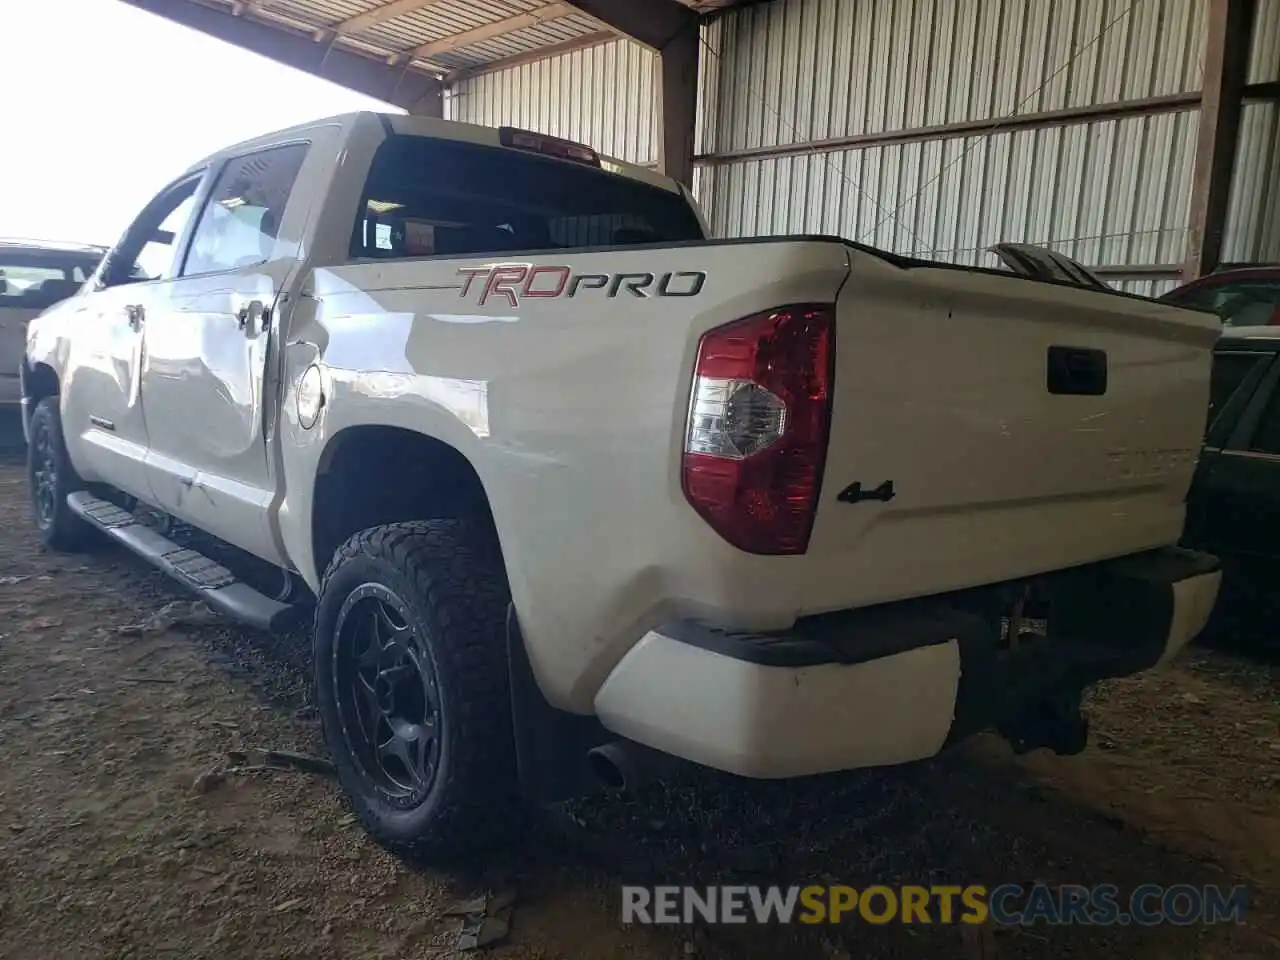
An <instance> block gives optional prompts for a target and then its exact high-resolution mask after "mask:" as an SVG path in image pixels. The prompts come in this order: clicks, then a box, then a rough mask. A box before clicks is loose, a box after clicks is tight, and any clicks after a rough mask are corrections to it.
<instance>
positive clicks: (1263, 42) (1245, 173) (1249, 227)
mask: <svg viewBox="0 0 1280 960" xmlns="http://www.w3.org/2000/svg"><path fill="white" fill-rule="evenodd" d="M1275 80H1280V0H1258V19H1257V21H1256V23H1255V24H1254V36H1253V53H1252V55H1251V56H1250V58H1249V82H1250V83H1267V82H1269V81H1275ZM1222 256H1223V259H1224V260H1226V261H1228V262H1260V263H1280V103H1274V102H1273V103H1252V104H1248V105H1246V106H1245V108H1244V115H1243V116H1242V117H1241V118H1240V153H1239V155H1238V157H1237V162H1236V172H1235V178H1234V181H1233V183H1232V185H1231V209H1230V211H1229V212H1228V213H1227V233H1226V243H1225V245H1224V249H1223V252H1222Z"/></svg>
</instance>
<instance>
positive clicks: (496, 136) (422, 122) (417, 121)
mask: <svg viewBox="0 0 1280 960" xmlns="http://www.w3.org/2000/svg"><path fill="white" fill-rule="evenodd" d="M362 119H364V120H369V119H372V120H375V121H376V122H377V123H379V124H381V125H382V126H383V128H384V129H386V130H388V131H389V132H394V133H396V134H401V135H405V136H417V137H435V138H437V139H441V140H461V141H463V142H466V143H477V144H481V145H483V146H487V147H496V148H497V149H499V150H511V151H512V152H514V153H520V152H522V151H520V150H519V149H517V148H515V147H508V146H505V145H504V144H503V143H502V140H501V134H500V128H499V127H486V126H481V125H479V124H474V123H462V122H460V121H457V120H438V119H435V118H434V117H414V116H409V115H408V114H401V113H382V112H378V111H374V110H361V111H355V112H351V113H340V114H336V115H334V116H331V117H322V118H320V119H317V120H311V121H308V122H307V123H301V124H298V125H296V126H293V127H287V128H285V129H283V130H274V131H272V132H270V133H266V134H263V135H262V136H259V137H253V138H252V139H249V140H243V141H241V142H240V143H236V144H232V145H230V146H227V147H224V148H223V149H221V150H219V151H217V152H216V153H212V154H210V155H209V156H207V157H205V158H203V159H202V160H201V161H200V162H199V163H195V164H192V165H191V167H190V168H188V170H187V172H188V173H193V172H195V171H196V170H199V169H201V168H203V167H207V166H209V165H210V164H211V163H215V162H217V161H219V160H222V159H224V158H226V157H229V156H235V155H237V154H241V153H244V152H246V151H249V150H256V149H261V148H263V147H268V146H271V145H273V144H277V143H280V142H282V141H286V140H294V139H299V138H301V137H303V136H304V135H305V134H306V133H307V131H309V130H314V129H315V128H317V127H325V126H341V127H348V128H349V127H353V126H355V125H356V124H358V123H359V122H360V121H361V120H362ZM584 146H588V147H589V146H590V145H589V144H584ZM599 157H600V168H601V169H602V170H604V171H606V172H608V173H613V174H617V175H619V176H623V177H628V178H629V179H632V180H638V181H640V182H642V183H646V184H648V185H650V186H655V187H660V188H662V189H664V190H669V191H670V192H672V193H680V192H681V190H680V185H679V183H678V182H677V181H675V180H673V179H672V178H670V177H667V176H664V175H663V174H661V173H658V172H657V171H656V170H650V169H649V168H648V167H642V166H639V165H638V164H633V163H627V162H625V161H623V160H618V159H616V158H614V157H608V156H605V155H604V154H599ZM559 162H561V163H570V162H572V161H568V160H561V161H559Z"/></svg>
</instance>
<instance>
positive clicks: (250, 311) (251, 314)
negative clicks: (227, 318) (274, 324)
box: [236, 300, 267, 334]
mask: <svg viewBox="0 0 1280 960" xmlns="http://www.w3.org/2000/svg"><path fill="white" fill-rule="evenodd" d="M266 316H267V308H266V307H264V306H263V305H262V301H261V300H250V301H249V302H248V303H246V304H245V305H244V306H242V307H241V308H240V309H239V310H238V311H237V312H236V319H237V320H238V321H239V322H240V329H241V330H244V331H245V332H246V333H249V334H253V333H255V332H256V331H257V329H258V324H259V321H263V322H265V320H266Z"/></svg>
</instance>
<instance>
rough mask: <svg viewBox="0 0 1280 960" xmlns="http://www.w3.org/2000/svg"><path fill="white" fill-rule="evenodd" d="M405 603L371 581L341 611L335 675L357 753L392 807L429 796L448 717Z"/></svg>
mask: <svg viewBox="0 0 1280 960" xmlns="http://www.w3.org/2000/svg"><path fill="white" fill-rule="evenodd" d="M410 616H411V615H410V614H409V612H408V608H407V606H406V604H405V603H404V601H403V600H401V599H400V598H399V597H397V596H396V595H395V594H394V593H392V592H391V590H389V589H388V588H387V587H385V586H383V585H382V584H378V583H366V584H364V585H362V586H360V587H358V588H357V589H356V590H354V591H353V592H352V593H351V594H350V595H349V596H348V597H347V600H346V602H345V603H344V604H343V605H342V609H341V610H340V611H339V612H338V617H337V623H336V630H337V642H336V643H335V644H334V646H333V665H332V668H331V669H332V670H333V675H334V677H335V678H336V680H337V690H336V692H337V701H338V709H339V712H340V715H341V718H342V730H343V735H344V737H345V738H346V741H347V745H348V749H349V750H350V753H351V756H352V757H354V758H355V760H356V763H357V766H358V768H359V770H360V772H361V774H362V775H363V777H364V778H365V779H366V781H367V782H368V784H369V786H370V787H371V788H373V789H374V790H376V791H377V792H378V793H379V794H381V795H382V796H383V798H384V799H385V800H386V802H388V803H390V804H391V805H393V806H396V807H399V808H403V809H407V808H411V807H415V806H417V805H418V804H420V803H422V801H423V800H425V799H426V797H427V795H428V794H429V793H430V792H431V788H432V786H433V785H434V783H435V779H436V773H437V771H438V770H439V767H440V749H441V745H442V744H443V742H444V739H443V733H444V731H443V718H442V714H441V710H440V691H439V685H438V683H437V681H436V669H435V664H434V663H433V662H432V659H431V652H430V650H429V649H428V648H427V646H426V645H425V644H424V643H423V642H422V640H421V639H420V638H419V637H418V631H416V630H415V629H414V628H413V627H412V626H410Z"/></svg>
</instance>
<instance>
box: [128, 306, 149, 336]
mask: <svg viewBox="0 0 1280 960" xmlns="http://www.w3.org/2000/svg"><path fill="white" fill-rule="evenodd" d="M124 315H125V316H126V317H127V318H128V319H129V326H131V327H132V328H133V329H134V330H141V329H142V323H143V321H144V320H146V318H147V311H146V310H144V309H143V307H142V304H140V303H130V304H128V305H127V306H126V307H125V308H124Z"/></svg>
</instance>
